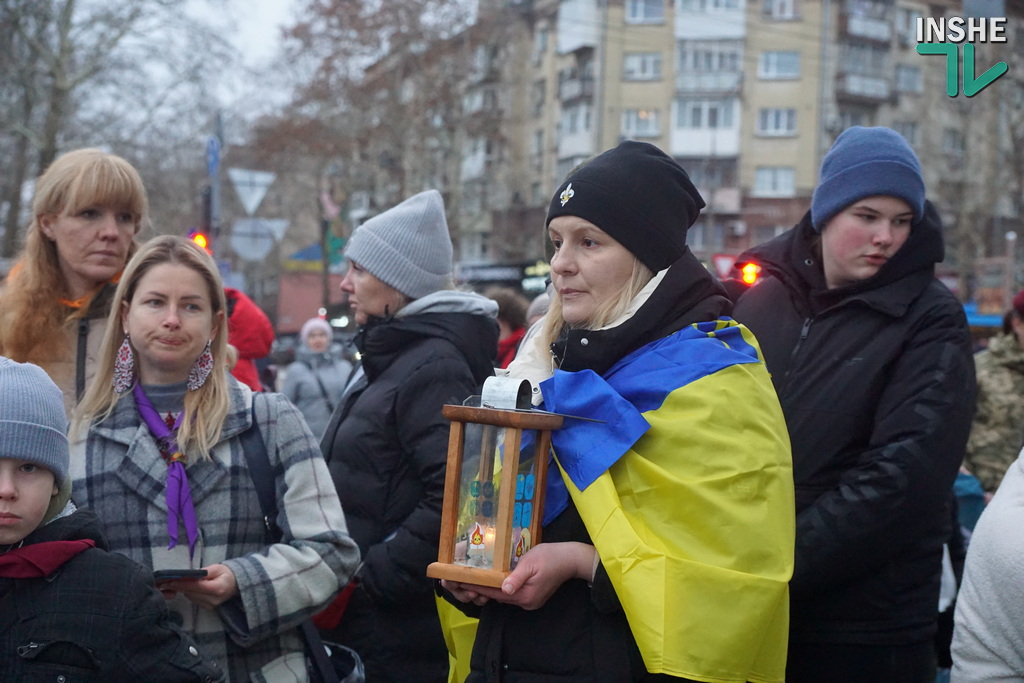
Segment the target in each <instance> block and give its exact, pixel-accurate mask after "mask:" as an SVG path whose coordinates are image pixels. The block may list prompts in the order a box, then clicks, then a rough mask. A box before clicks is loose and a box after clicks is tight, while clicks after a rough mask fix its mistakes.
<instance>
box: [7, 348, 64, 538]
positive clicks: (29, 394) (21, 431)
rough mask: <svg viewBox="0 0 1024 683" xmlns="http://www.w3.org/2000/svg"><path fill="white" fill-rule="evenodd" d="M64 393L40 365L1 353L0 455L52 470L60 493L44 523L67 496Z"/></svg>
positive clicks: (53, 515) (47, 512)
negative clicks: (4, 355) (17, 361)
mask: <svg viewBox="0 0 1024 683" xmlns="http://www.w3.org/2000/svg"><path fill="white" fill-rule="evenodd" d="M67 426H68V421H67V417H66V416H65V415H64V395H63V394H62V393H61V391H60V389H58V388H57V385H56V384H54V383H53V380H51V379H50V376H49V375H47V374H46V372H45V371H44V370H43V369H42V368H40V367H39V366H36V365H32V364H31V363H16V362H14V361H12V360H11V359H9V358H4V357H2V356H0V458H12V459H17V460H27V461H29V462H33V463H35V464H37V465H39V466H40V467H45V468H46V469H48V470H50V471H51V472H53V477H54V483H56V484H57V487H58V488H59V489H60V494H59V495H58V496H56V497H55V498H54V500H52V501H50V507H49V509H48V510H47V511H46V516H45V517H44V518H43V522H44V523H45V522H48V521H49V520H51V519H52V518H53V517H55V516H56V515H57V513H59V512H60V511H61V510H62V509H63V508H64V505H65V504H66V503H67V501H68V499H69V498H70V497H71V480H70V479H69V478H68V467H69V455H68V437H67V436H66V434H65V432H66V431H67Z"/></svg>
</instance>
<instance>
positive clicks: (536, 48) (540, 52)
mask: <svg viewBox="0 0 1024 683" xmlns="http://www.w3.org/2000/svg"><path fill="white" fill-rule="evenodd" d="M548 36H549V30H548V28H547V27H544V28H542V29H538V30H537V33H536V34H535V35H534V38H533V65H534V66H539V65H540V63H541V60H543V59H544V55H545V53H547V51H548Z"/></svg>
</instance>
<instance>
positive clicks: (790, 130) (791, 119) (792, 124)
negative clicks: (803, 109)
mask: <svg viewBox="0 0 1024 683" xmlns="http://www.w3.org/2000/svg"><path fill="white" fill-rule="evenodd" d="M757 134H758V135H766V136H773V137H784V136H790V135H796V109H761V110H760V111H758V114H757Z"/></svg>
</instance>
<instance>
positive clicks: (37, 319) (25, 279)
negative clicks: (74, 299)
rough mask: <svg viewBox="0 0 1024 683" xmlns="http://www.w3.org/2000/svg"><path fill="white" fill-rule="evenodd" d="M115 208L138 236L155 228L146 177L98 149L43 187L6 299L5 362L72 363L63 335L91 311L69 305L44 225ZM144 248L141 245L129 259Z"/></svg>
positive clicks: (64, 161) (80, 155)
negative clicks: (131, 220) (68, 326)
mask: <svg viewBox="0 0 1024 683" xmlns="http://www.w3.org/2000/svg"><path fill="white" fill-rule="evenodd" d="M97 206H109V207H113V208H115V209H116V210H118V211H123V212H127V213H130V214H131V215H132V216H133V218H134V220H135V234H136V235H137V234H138V233H139V231H140V230H141V229H142V228H144V227H147V226H148V223H149V200H148V198H147V196H146V189H145V187H144V186H143V184H142V178H141V177H140V176H139V173H138V171H136V170H135V168H134V167H133V166H132V165H131V164H129V163H128V162H127V161H125V160H124V159H122V158H121V157H119V156H115V155H113V154H108V153H106V152H103V151H100V150H98V149H79V150H75V151H73V152H68V153H67V154H64V155H63V156H61V157H59V158H58V159H57V160H56V161H54V162H53V163H52V164H51V165H50V167H49V168H47V169H46V172H45V173H43V174H42V175H41V176H40V177H39V178H38V179H37V180H36V188H35V196H34V197H33V200H32V222H31V223H30V224H29V226H28V232H27V233H26V237H25V247H24V249H23V250H22V252H21V254H19V256H18V258H17V260H16V262H15V264H14V266H13V267H12V268H11V272H10V275H9V276H8V278H7V281H6V283H5V285H4V289H3V292H2V293H0V354H2V355H4V356H7V357H9V358H11V359H13V360H16V361H21V362H25V361H32V362H35V363H38V364H40V365H42V366H43V367H44V368H46V367H47V365H48V364H49V363H52V362H56V361H61V360H64V357H65V356H66V355H67V354H68V353H69V349H68V348H67V342H66V340H65V338H64V335H62V334H56V332H57V331H58V330H61V329H62V328H64V326H65V325H66V324H67V323H68V322H70V321H72V320H75V319H77V318H80V317H82V316H84V315H85V314H86V312H87V311H88V306H82V307H80V308H74V307H70V306H68V305H67V304H66V303H64V302H62V301H61V299H64V298H67V297H68V296H69V290H68V283H67V280H66V279H65V277H64V273H63V272H62V271H61V269H60V263H59V261H58V259H57V247H56V244H55V243H54V242H53V240H51V239H49V238H48V237H46V236H45V235H44V234H43V232H42V230H41V228H40V222H41V220H42V219H43V218H44V217H47V216H49V217H55V216H71V215H75V214H76V213H78V212H79V211H82V210H83V209H86V208H90V207H97ZM137 247H138V245H137V244H136V243H135V242H134V241H133V242H132V244H131V246H130V247H129V251H128V258H131V255H132V254H133V253H134V252H135V250H136V249H137Z"/></svg>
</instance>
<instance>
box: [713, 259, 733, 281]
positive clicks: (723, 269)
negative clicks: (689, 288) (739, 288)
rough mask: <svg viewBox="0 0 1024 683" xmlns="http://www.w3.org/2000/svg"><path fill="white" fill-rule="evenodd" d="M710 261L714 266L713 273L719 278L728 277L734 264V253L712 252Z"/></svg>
mask: <svg viewBox="0 0 1024 683" xmlns="http://www.w3.org/2000/svg"><path fill="white" fill-rule="evenodd" d="M711 263H713V264H714V266H715V273H716V274H717V275H718V278H719V279H720V280H725V279H728V278H729V276H731V275H732V269H733V266H735V265H736V254H712V256H711Z"/></svg>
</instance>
